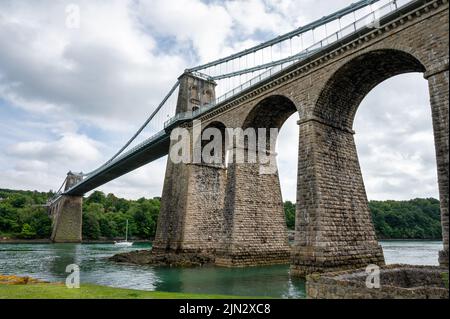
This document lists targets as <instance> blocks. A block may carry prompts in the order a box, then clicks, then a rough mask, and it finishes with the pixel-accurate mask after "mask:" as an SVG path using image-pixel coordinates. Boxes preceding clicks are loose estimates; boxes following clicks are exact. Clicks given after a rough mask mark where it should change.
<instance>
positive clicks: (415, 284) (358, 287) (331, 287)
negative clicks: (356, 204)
mask: <svg viewBox="0 0 450 319" xmlns="http://www.w3.org/2000/svg"><path fill="white" fill-rule="evenodd" d="M443 273H446V274H447V276H448V269H445V268H439V267H433V266H412V265H389V266H385V267H383V268H381V270H380V287H379V288H375V287H374V288H368V287H367V286H366V279H367V276H368V274H367V273H366V272H365V269H359V270H354V271H343V272H334V273H326V274H323V275H319V274H313V275H309V276H307V281H306V293H307V298H310V299H448V287H446V283H445V279H444V277H443V275H442V274H443ZM447 285H448V283H447Z"/></svg>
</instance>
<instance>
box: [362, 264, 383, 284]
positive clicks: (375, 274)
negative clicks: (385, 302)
mask: <svg viewBox="0 0 450 319" xmlns="http://www.w3.org/2000/svg"><path fill="white" fill-rule="evenodd" d="M366 273H367V277H366V287H367V288H369V289H374V288H375V289H379V288H380V287H381V286H380V267H379V266H377V265H368V266H367V267H366Z"/></svg>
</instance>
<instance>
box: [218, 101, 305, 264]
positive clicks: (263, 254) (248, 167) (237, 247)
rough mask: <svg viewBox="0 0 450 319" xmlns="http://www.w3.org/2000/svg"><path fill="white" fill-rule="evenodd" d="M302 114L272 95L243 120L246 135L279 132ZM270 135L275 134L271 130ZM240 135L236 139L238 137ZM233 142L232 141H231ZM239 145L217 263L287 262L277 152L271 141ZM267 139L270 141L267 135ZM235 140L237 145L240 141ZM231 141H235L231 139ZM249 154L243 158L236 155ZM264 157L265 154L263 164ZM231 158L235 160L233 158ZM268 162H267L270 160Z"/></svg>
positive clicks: (235, 146) (230, 171)
mask: <svg viewBox="0 0 450 319" xmlns="http://www.w3.org/2000/svg"><path fill="white" fill-rule="evenodd" d="M296 111H297V108H296V107H295V105H294V103H293V102H292V101H291V100H290V99H288V98H286V97H284V96H281V95H272V96H269V97H266V98H264V99H263V100H261V101H260V102H258V103H256V104H255V105H254V106H253V107H252V108H251V110H250V111H249V112H248V113H246V116H244V118H245V119H244V120H243V122H242V123H243V124H242V127H241V128H242V132H241V133H243V134H244V135H246V131H247V129H256V131H254V132H255V135H256V137H257V138H259V136H257V135H258V130H257V129H258V128H263V129H270V128H276V129H279V128H281V126H282V125H283V123H284V122H285V121H286V120H287V119H288V118H289V117H290V116H291V115H292V114H293V113H295V112H296ZM266 132H267V133H268V134H269V133H270V130H267V131H266ZM234 137H236V136H234ZM229 138H231V137H229ZM248 139H249V138H248V137H247V139H245V140H244V143H243V144H241V143H237V144H236V143H235V144H233V147H232V152H233V156H230V157H229V160H230V161H231V162H230V164H229V166H228V171H227V185H226V191H225V210H224V229H223V239H222V243H223V245H222V247H221V249H220V250H219V251H218V257H217V258H216V264H218V265H222V266H244V265H260V264H277V263H287V262H288V261H289V257H290V247H289V243H288V234H287V226H286V220H285V216H284V207H283V200H282V195H281V187H280V181H279V176H278V171H277V167H276V160H275V158H276V153H275V152H274V151H275V150H274V149H272V148H270V146H271V144H270V143H266V148H265V149H263V150H262V152H261V149H262V147H258V149H257V150H258V152H257V155H256V154H255V156H254V157H253V158H254V159H255V161H251V160H250V156H251V154H254V153H253V150H254V149H250V148H249V146H250V145H249V144H250V143H249V141H248ZM266 141H267V142H268V141H269V139H268V138H267V137H266ZM235 142H236V141H235ZM230 143H231V141H230ZM239 152H242V153H241V154H242V155H244V154H246V155H245V156H243V157H240V159H241V160H243V161H239V160H238V156H237V154H238V153H239ZM262 154H264V155H265V158H264V160H263V158H262ZM231 158H232V159H231ZM266 160H267V162H266Z"/></svg>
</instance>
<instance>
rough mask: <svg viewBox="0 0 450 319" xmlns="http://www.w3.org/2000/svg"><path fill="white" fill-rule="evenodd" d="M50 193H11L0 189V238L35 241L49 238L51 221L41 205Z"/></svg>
mask: <svg viewBox="0 0 450 319" xmlns="http://www.w3.org/2000/svg"><path fill="white" fill-rule="evenodd" d="M50 196H52V193H51V192H48V193H42V192H36V191H34V192H32V191H12V190H5V189H0V236H1V235H2V234H7V235H10V236H12V237H18V238H24V239H35V238H49V237H50V234H51V220H50V217H49V216H48V214H47V210H46V208H45V207H42V206H41V205H43V204H45V203H46V202H47V198H49V197H50Z"/></svg>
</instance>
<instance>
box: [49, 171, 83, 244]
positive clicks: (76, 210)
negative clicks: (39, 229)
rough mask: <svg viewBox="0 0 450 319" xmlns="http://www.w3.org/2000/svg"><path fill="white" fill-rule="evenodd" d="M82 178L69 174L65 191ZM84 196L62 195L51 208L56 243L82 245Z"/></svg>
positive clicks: (52, 237) (53, 235)
mask: <svg viewBox="0 0 450 319" xmlns="http://www.w3.org/2000/svg"><path fill="white" fill-rule="evenodd" d="M80 178H81V177H80V176H79V175H75V174H73V173H70V172H69V173H68V174H67V180H66V186H65V190H67V189H69V188H70V187H72V185H74V184H76V183H78V182H79V181H80ZM82 206H83V197H82V196H69V195H62V196H61V197H60V198H59V199H58V201H56V202H55V203H53V204H52V206H51V207H50V216H51V218H52V235H51V238H50V239H51V240H52V241H53V242H55V243H80V242H81V240H82V237H81V227H82Z"/></svg>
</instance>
